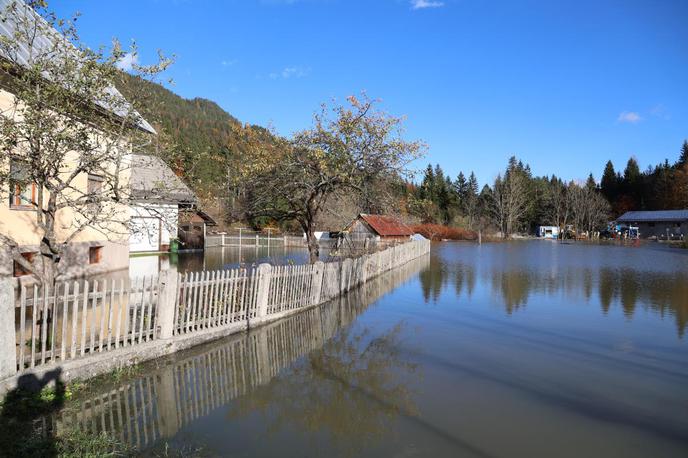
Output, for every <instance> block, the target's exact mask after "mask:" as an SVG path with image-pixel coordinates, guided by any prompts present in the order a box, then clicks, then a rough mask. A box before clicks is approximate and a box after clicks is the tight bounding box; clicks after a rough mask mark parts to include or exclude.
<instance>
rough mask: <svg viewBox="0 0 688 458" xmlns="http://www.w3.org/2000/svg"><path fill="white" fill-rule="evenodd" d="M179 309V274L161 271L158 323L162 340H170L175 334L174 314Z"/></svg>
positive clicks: (159, 277) (159, 278)
mask: <svg viewBox="0 0 688 458" xmlns="http://www.w3.org/2000/svg"><path fill="white" fill-rule="evenodd" d="M176 309H177V273H176V272H172V271H170V270H161V271H160V274H159V276H158V313H159V314H160V315H159V316H158V320H159V321H158V323H159V325H160V338H161V339H169V338H171V337H172V334H173V332H174V312H175V310H176Z"/></svg>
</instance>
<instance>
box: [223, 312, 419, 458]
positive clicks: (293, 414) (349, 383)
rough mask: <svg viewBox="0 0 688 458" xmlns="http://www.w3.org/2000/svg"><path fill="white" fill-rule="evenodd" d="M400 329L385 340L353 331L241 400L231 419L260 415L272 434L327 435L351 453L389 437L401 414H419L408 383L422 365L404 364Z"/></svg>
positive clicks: (367, 332) (337, 337) (390, 333)
mask: <svg viewBox="0 0 688 458" xmlns="http://www.w3.org/2000/svg"><path fill="white" fill-rule="evenodd" d="M401 331H402V326H401V325H397V326H395V327H394V328H393V329H391V330H390V331H389V332H387V333H386V334H384V335H382V336H380V337H374V338H371V336H370V333H369V331H367V330H365V331H363V332H360V333H355V334H354V331H353V328H352V327H349V328H346V329H344V330H342V331H341V332H340V333H339V334H337V336H335V337H334V338H332V339H330V340H329V341H327V342H326V343H325V344H324V346H323V347H322V349H319V350H315V351H313V352H311V353H310V354H309V355H308V357H306V358H304V359H303V360H302V361H300V362H298V363H296V364H294V365H293V366H292V367H291V368H290V369H289V370H288V371H286V372H285V373H282V374H280V375H278V376H277V377H275V378H274V379H273V380H272V381H271V382H270V383H269V384H268V385H264V386H261V387H259V388H257V389H255V390H254V391H253V392H251V393H250V394H249V395H247V396H245V397H243V398H240V399H239V400H237V403H236V406H235V408H234V409H233V410H232V411H231V412H230V414H229V415H230V417H231V418H233V419H234V418H236V417H240V416H245V415H249V414H252V413H254V412H256V411H257V412H260V413H261V414H262V415H263V416H264V417H266V418H265V421H266V424H268V425H269V426H268V431H269V432H270V433H277V432H280V431H281V430H283V429H284V428H294V427H296V428H297V429H299V430H302V431H305V432H309V433H322V432H324V433H326V435H327V437H328V439H329V440H330V441H333V442H336V443H337V445H338V446H339V447H341V448H343V449H348V450H349V452H350V453H351V454H357V453H360V451H361V450H363V449H365V448H366V447H368V446H369V445H371V443H372V442H374V441H375V440H376V439H378V438H380V437H382V436H383V435H385V434H387V433H388V432H389V430H390V425H391V423H392V421H393V420H394V419H395V418H396V417H397V416H399V415H413V414H415V411H416V408H415V405H414V403H413V400H412V392H411V391H410V390H409V389H408V387H407V386H406V385H405V384H404V382H403V381H402V380H403V379H404V376H405V375H412V374H415V373H416V366H415V365H414V364H411V363H409V362H406V361H404V360H402V358H401V355H400V352H399V345H398V343H399V342H398V341H399V336H400V333H401Z"/></svg>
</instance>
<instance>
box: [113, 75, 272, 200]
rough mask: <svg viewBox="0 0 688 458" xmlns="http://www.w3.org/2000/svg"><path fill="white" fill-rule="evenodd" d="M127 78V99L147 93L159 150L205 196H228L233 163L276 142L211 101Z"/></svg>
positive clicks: (144, 112) (123, 86)
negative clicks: (260, 147) (192, 97)
mask: <svg viewBox="0 0 688 458" xmlns="http://www.w3.org/2000/svg"><path fill="white" fill-rule="evenodd" d="M122 76H123V77H122V80H121V81H120V82H119V84H118V85H117V86H118V88H119V89H120V91H121V92H122V93H123V94H124V95H125V97H129V96H131V95H132V94H134V93H138V94H145V97H146V101H147V103H146V104H145V106H144V107H142V108H141V109H140V111H141V114H142V115H143V117H144V118H146V120H148V121H149V122H150V123H151V124H153V126H154V127H155V128H156V130H157V131H158V138H157V139H156V144H155V145H153V148H157V152H158V153H159V154H160V155H161V156H162V157H163V159H165V160H166V161H167V163H168V164H169V165H170V166H171V167H172V168H173V169H174V170H175V172H176V173H177V174H178V175H180V176H182V177H183V178H184V179H185V180H186V181H187V183H188V184H189V185H191V186H192V188H193V189H194V191H196V193H197V194H198V195H199V196H201V197H204V198H206V199H207V198H209V197H210V196H213V195H214V196H218V197H228V196H227V194H228V193H229V192H230V191H229V190H230V188H231V184H232V183H231V182H232V179H233V177H232V174H231V170H232V163H234V162H235V161H238V160H241V158H242V156H243V155H245V154H249V152H250V151H251V149H252V148H256V147H259V146H260V145H262V144H265V145H268V144H272V143H273V142H274V137H273V135H272V134H271V133H270V132H269V131H268V130H267V129H265V128H263V127H260V126H255V125H244V124H242V123H241V122H240V121H239V120H238V119H236V118H235V117H234V116H232V115H231V114H229V113H227V112H226V111H225V110H223V109H222V108H221V107H220V106H219V105H218V104H217V103H215V102H213V101H211V100H207V99H203V98H194V99H185V98H182V97H180V96H179V95H177V94H175V93H174V92H172V91H171V90H169V89H167V88H165V87H163V86H162V85H160V84H155V83H151V82H149V81H144V80H142V79H140V78H136V77H132V76H131V75H129V74H126V73H123V74H122Z"/></svg>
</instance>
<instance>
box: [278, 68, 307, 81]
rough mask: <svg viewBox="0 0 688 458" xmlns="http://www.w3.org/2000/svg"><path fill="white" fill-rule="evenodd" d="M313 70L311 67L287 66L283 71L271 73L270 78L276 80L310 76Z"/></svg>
mask: <svg viewBox="0 0 688 458" xmlns="http://www.w3.org/2000/svg"><path fill="white" fill-rule="evenodd" d="M310 72H311V69H310V68H305V67H285V68H283V69H282V71H279V72H273V73H270V75H269V76H270V79H273V80H276V79H279V78H282V79H285V80H286V79H289V78H303V77H304V76H308V74H309V73H310Z"/></svg>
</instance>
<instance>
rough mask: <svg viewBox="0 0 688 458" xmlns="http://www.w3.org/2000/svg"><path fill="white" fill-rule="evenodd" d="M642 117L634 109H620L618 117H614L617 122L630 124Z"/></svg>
mask: <svg viewBox="0 0 688 458" xmlns="http://www.w3.org/2000/svg"><path fill="white" fill-rule="evenodd" d="M642 119H643V118H641V117H640V115H639V114H638V113H636V112H635V111H622V112H621V114H619V117H618V118H617V119H616V120H617V122H627V123H630V124H635V123H637V122H639V121H641V120H642Z"/></svg>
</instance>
